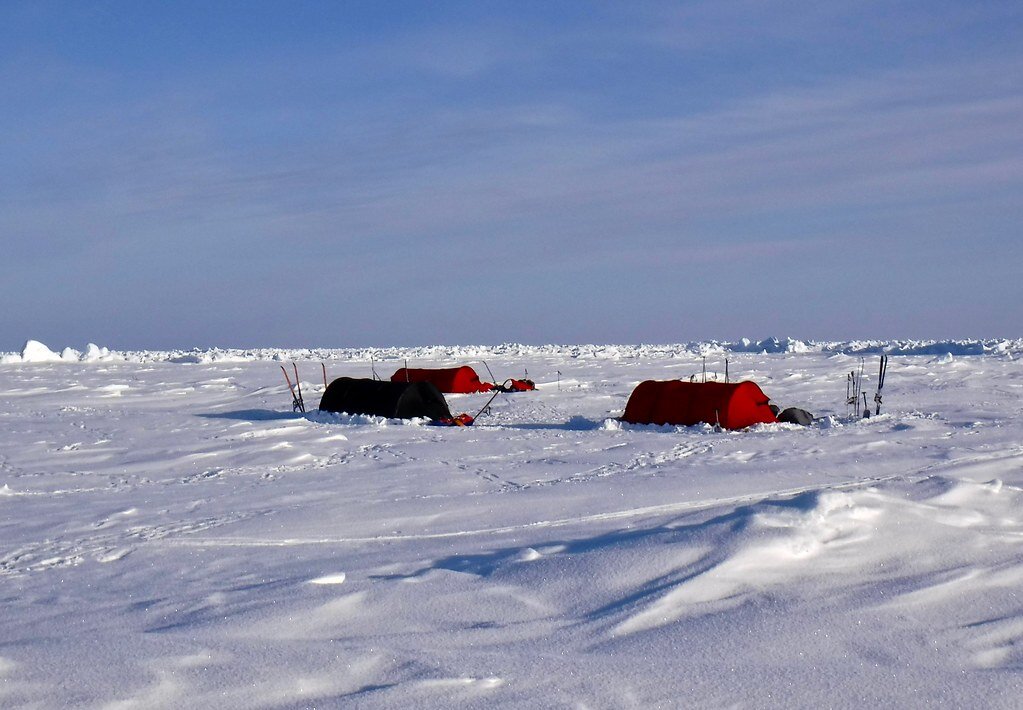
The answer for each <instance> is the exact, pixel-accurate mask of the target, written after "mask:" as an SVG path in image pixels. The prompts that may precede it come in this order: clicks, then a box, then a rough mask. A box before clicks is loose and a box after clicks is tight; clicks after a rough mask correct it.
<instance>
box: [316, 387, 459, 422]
mask: <svg viewBox="0 0 1023 710" xmlns="http://www.w3.org/2000/svg"><path fill="white" fill-rule="evenodd" d="M320 409H321V410H322V411H324V412H344V413H346V414H372V415H375V416H378V417H387V418H388V419H412V418H413V417H426V418H428V419H450V418H451V412H450V411H449V410H448V404H447V402H445V401H444V395H442V394H441V393H440V391H439V390H438V389H437V388H436V387H435V386H433V385H432V384H430V383H429V382H384V381H381V380H370V379H355V378H352V377H339V378H337V379H336V380H334V381H333V382H331V383H330V386H328V387H327V389H326V391H325V392H324V393H323V397H322V398H321V399H320Z"/></svg>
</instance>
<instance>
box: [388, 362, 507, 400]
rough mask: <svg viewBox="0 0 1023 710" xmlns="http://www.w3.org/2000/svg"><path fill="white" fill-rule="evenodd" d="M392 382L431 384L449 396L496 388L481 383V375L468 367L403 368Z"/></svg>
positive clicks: (392, 376) (394, 376)
mask: <svg viewBox="0 0 1023 710" xmlns="http://www.w3.org/2000/svg"><path fill="white" fill-rule="evenodd" d="M391 382H430V383H432V384H433V385H434V386H435V387H436V388H437V389H439V390H440V391H441V392H445V393H447V394H468V393H472V392H489V391H490V390H492V389H493V388H494V386H493V385H492V384H490V383H489V382H480V378H479V375H477V374H476V371H475V370H473V369H472V368H471V367H469V366H468V365H462V366H461V367H446V368H425V367H424V368H413V367H408V368H405V367H402V368H399V369H398V371H397V372H395V373H394V374H393V375H391Z"/></svg>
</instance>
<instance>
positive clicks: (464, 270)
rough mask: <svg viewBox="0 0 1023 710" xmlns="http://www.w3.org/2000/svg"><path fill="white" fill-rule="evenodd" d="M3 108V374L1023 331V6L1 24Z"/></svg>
mask: <svg viewBox="0 0 1023 710" xmlns="http://www.w3.org/2000/svg"><path fill="white" fill-rule="evenodd" d="M0 96H2V97H3V100H0V132H2V135H3V136H4V138H3V140H2V141H0V168H2V170H0V243H2V250H3V254H4V256H3V258H2V259H0V303H2V306H3V307H2V309H0V350H17V349H19V348H20V347H21V345H22V344H23V342H24V341H25V340H26V339H27V338H36V339H40V340H43V341H44V342H46V343H47V344H49V345H50V346H51V347H63V346H65V345H72V346H75V347H82V346H84V344H85V343H87V342H96V343H98V344H100V345H104V346H108V347H112V348H178V347H210V346H222V347H251V346H310V347H312V346H329V347H345V346H365V345H420V344H435V343H451V344H455V343H500V342H526V343H546V342H554V343H571V342H599V343H606V342H677V341H687V340H694V339H705V338H718V339H737V338H740V337H750V338H763V337H768V336H772V335H773V336H778V337H785V336H792V337H796V338H803V339H847V338H871V337H876V338H892V337H906V338H950V337H988V336H990V337H996V336H1007V337H1008V336H1013V337H1019V336H1021V335H1023V333H1021V320H1023V318H1021V314H1023V307H1021V305H1020V304H1021V303H1023V285H1021V284H1023V233H1021V225H1023V130H1021V128H1020V127H1021V126H1023V4H1021V3H1019V2H1018V1H1016V0H1011V1H1009V0H1007V1H1004V2H985V1H984V0H980V1H978V2H972V1H966V0H963V1H962V2H947V1H943V0H926V1H919V2H915V1H914V2H881V1H870V0H866V1H864V2H857V3H850V2H846V1H844V0H843V1H842V2H835V1H832V0H819V1H817V2H752V1H750V0H734V1H729V0H714V1H706V2H672V3H647V2H629V3H588V2H513V3H488V2H466V3H458V2H439V3H427V2H408V3H406V2H365V3H357V2H279V3H259V2H173V3H164V2H159V3H158V2H144V1H134V2H128V1H126V2H91V3H90V2H59V3H58V2H45V1H33V2H18V1H12V0H0Z"/></svg>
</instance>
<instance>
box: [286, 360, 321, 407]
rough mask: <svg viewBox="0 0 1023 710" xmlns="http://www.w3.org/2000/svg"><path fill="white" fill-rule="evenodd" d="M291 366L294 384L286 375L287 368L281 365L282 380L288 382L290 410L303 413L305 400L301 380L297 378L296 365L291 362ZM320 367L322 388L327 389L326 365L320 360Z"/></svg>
mask: <svg viewBox="0 0 1023 710" xmlns="http://www.w3.org/2000/svg"><path fill="white" fill-rule="evenodd" d="M291 367H292V368H293V369H294V371H295V384H291V377H289V376H288V370H287V369H286V368H285V367H284V365H281V372H283V373H284V380H285V382H287V383H288V390H289V391H290V392H291V411H293V412H301V413H302V414H305V400H304V399H302V381H301V380H300V379H299V378H298V365H296V364H295V363H291ZM320 367H321V368H323V389H324V390H326V389H327V366H326V365H324V364H323V363H322V362H321V363H320Z"/></svg>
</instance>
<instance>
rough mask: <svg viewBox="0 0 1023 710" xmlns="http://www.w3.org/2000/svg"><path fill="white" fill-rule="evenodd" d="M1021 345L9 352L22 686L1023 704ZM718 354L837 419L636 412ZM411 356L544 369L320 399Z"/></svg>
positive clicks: (167, 702) (26, 702) (5, 363)
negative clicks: (426, 412)
mask: <svg viewBox="0 0 1023 710" xmlns="http://www.w3.org/2000/svg"><path fill="white" fill-rule="evenodd" d="M881 352H887V353H889V355H890V358H891V359H890V365H889V371H888V377H887V380H886V383H885V390H884V396H883V400H884V403H883V405H882V411H881V414H880V415H879V416H872V417H871V418H869V419H854V418H852V417H850V416H849V411H848V407H847V405H846V404H845V397H846V377H847V375H848V373H849V372H850V371H854V370H858V368H859V367H860V363H861V359H862V362H863V367H864V372H865V387H864V389H865V391H866V392H868V394H869V396H870V397H871V398H872V397H873V394H874V387H875V372H876V368H877V360H878V358H877V355H878V354H879V353H881ZM1021 354H1023V341H1018V340H1016V341H1012V340H1009V341H1005V340H1002V341H964V342H937V343H936V342H913V341H899V342H894V341H884V342H881V341H870V342H866V341H864V342H846V343H813V342H804V341H794V340H775V339H769V340H762V341H741V342H738V343H686V344H678V345H656V346H655V345H607V346H557V345H549V346H525V345H504V346H498V347H457V348H448V347H442V346H436V347H430V348H405V349H402V348H389V349H376V350H374V349H353V350H290V351H286V350H274V349H260V350H247V351H245V350H196V351H188V352H184V351H183V352H112V351H110V350H108V349H106V348H100V347H99V346H97V345H94V344H90V345H87V346H86V347H85V348H84V349H83V350H82V351H78V350H72V349H71V348H66V349H65V350H63V352H62V354H57V353H56V352H54V351H53V350H51V349H50V348H49V347H48V346H46V345H43V344H42V343H37V342H35V341H32V342H29V343H28V344H26V346H25V348H24V349H23V351H21V352H19V353H8V354H3V355H0V361H2V364H0V417H2V423H3V426H2V427H0V532H2V541H0V589H2V590H3V592H2V593H3V601H4V605H3V606H4V622H3V624H0V706H3V707H18V706H34V707H63V706H81V707H118V708H122V707H139V708H143V707H144V708H150V707H218V708H257V707H305V706H311V707H324V706H326V707H331V706H338V705H352V706H357V707H408V708H412V707H415V708H449V707H467V706H468V707H494V706H510V707H566V708H576V707H578V708H584V707H658V706H660V707H862V706H870V705H875V706H881V707H921V706H928V705H939V704H940V705H947V706H949V707H1003V708H1008V707H1017V706H1018V703H1019V697H1020V691H1021V690H1023V673H1021V671H1023V598H1021V596H1020V594H1021V590H1023V421H1021V415H1023V366H1021V364H1020V359H1019V358H1020V355H1021ZM725 359H728V361H729V364H728V367H729V372H730V375H731V377H732V379H733V380H734V379H751V380H754V381H756V382H757V383H758V384H760V386H761V387H762V388H763V390H764V391H765V392H766V393H767V394H768V395H769V396H770V397H772V399H773V400H774V401H775V402H776V403H777V404H779V405H780V406H782V407H787V406H797V407H802V408H805V409H807V410H809V411H811V412H813V413H814V414H816V415H817V416H818V420H817V422H816V423H815V424H814V425H813V426H811V427H807V428H803V427H798V426H794V425H784V424H781V425H763V426H757V427H754V428H753V429H750V430H746V431H739V432H729V431H719V430H715V428H713V427H711V426H697V427H690V428H685V427H670V426H665V427H658V426H634V425H629V424H622V423H620V422H618V421H617V420H616V417H618V416H619V415H620V414H621V413H622V411H623V410H624V407H625V403H626V400H627V398H628V396H629V393H630V392H631V391H632V389H633V388H634V387H635V386H636V384H638V383H639V382H640V381H642V380H645V379H671V378H683V379H688V378H690V376H692V375H696V376H697V377H700V378H702V377H703V376H704V371H705V370H706V373H707V374H706V376H707V377H708V378H712V379H713V378H718V379H720V378H723V376H724V362H725ZM405 360H408V361H409V363H410V364H414V365H416V366H431V365H433V366H450V365H455V364H470V365H473V366H474V367H475V368H476V369H477V372H479V373H480V374H481V375H482V376H483V377H484V379H489V377H488V376H487V374H486V373H487V368H488V367H489V368H490V370H492V371H493V372H494V374H495V376H496V377H498V378H501V379H503V378H505V377H524V376H528V377H529V378H530V379H533V380H535V381H536V383H537V385H538V389H537V391H535V392H526V393H519V394H510V395H500V396H498V398H497V399H496V400H495V401H494V403H493V405H492V407H491V411H490V412H489V413H485V414H483V415H482V416H480V418H479V419H478V421H477V424H476V425H475V426H473V427H467V428H455V427H452V428H444V427H435V426H431V425H429V424H428V423H426V422H425V421H421V420H420V421H412V422H402V421H394V420H390V421H389V420H385V419H380V418H376V417H365V416H348V415H334V414H326V413H318V412H316V411H315V404H316V401H317V400H318V397H319V394H320V393H321V392H322V390H323V374H322V370H321V365H320V363H321V362H322V363H324V365H325V367H326V370H327V374H328V377H339V376H342V375H349V376H354V377H371V376H373V373H374V372H375V373H376V374H377V375H379V376H381V377H384V378H386V377H388V376H389V375H390V374H391V373H392V372H394V370H395V369H397V368H398V367H401V366H402V365H403V364H404V361H405ZM292 361H294V362H296V363H297V366H298V368H299V372H300V375H301V384H302V390H303V393H304V396H305V400H306V404H307V406H308V407H309V409H310V411H309V412H308V413H307V414H305V415H302V414H299V413H294V412H292V408H291V395H290V393H289V392H288V388H287V385H286V383H285V381H284V378H283V375H282V373H281V369H280V366H281V364H288V367H289V369H290V367H291V365H290V363H291V362H292ZM484 361H485V363H486V365H484V364H483V363H484ZM487 399H489V395H486V394H476V395H448V396H447V400H448V403H449V405H450V408H451V410H452V412H455V413H458V412H469V413H471V414H476V413H477V411H478V410H479V409H480V408H481V407H482V406H483V405H484V403H485V402H486V401H487ZM871 404H872V402H871Z"/></svg>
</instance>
